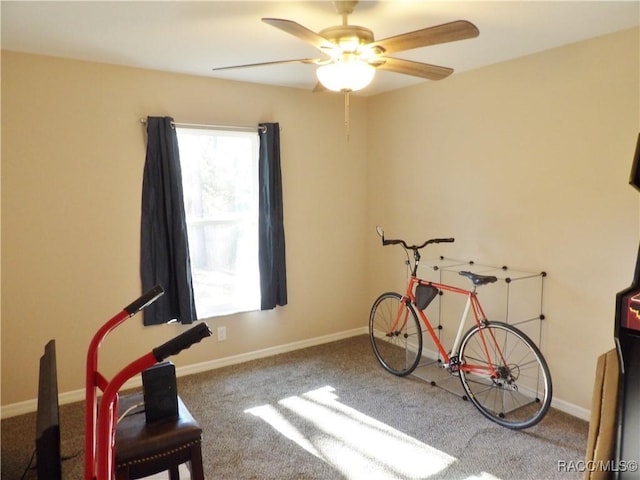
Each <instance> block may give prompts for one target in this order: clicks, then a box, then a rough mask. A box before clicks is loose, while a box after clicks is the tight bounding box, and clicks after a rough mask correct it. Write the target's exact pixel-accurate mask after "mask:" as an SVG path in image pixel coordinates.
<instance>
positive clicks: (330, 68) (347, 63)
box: [316, 59, 376, 92]
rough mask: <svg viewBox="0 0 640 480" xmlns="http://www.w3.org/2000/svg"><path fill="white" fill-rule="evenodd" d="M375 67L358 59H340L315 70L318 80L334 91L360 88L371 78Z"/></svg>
mask: <svg viewBox="0 0 640 480" xmlns="http://www.w3.org/2000/svg"><path fill="white" fill-rule="evenodd" d="M375 72H376V69H375V68H374V67H373V66H371V65H369V64H368V63H367V62H364V61H362V60H359V59H341V60H338V61H336V62H333V63H329V64H327V65H322V66H320V67H318V69H317V70H316V75H317V76H318V80H319V81H320V83H321V84H322V85H324V86H325V88H327V89H329V90H333V91H334V92H355V91H357V90H362V89H363V88H365V87H366V86H367V85H369V84H370V83H371V80H373V76H374V75H375Z"/></svg>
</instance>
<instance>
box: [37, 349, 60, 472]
mask: <svg viewBox="0 0 640 480" xmlns="http://www.w3.org/2000/svg"><path fill="white" fill-rule="evenodd" d="M36 462H37V465H38V467H37V471H38V480H45V479H46V480H62V465H61V459H60V414H59V405H58V373H57V366H56V343H55V340H50V341H49V343H47V345H46V346H45V348H44V354H43V355H42V357H40V374H39V378H38V413H37V416H36Z"/></svg>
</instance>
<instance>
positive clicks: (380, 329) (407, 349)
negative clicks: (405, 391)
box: [369, 293, 422, 375]
mask: <svg viewBox="0 0 640 480" xmlns="http://www.w3.org/2000/svg"><path fill="white" fill-rule="evenodd" d="M369 338H370V340H371V346H372V347H373V352H374V354H375V356H376V358H377V359H378V361H379V362H380V364H381V365H382V366H383V367H384V368H385V369H386V370H387V371H389V372H391V373H393V374H395V375H407V374H409V373H411V372H412V371H413V370H414V369H415V368H416V366H417V365H418V362H419V360H420V356H421V355H422V332H421V330H420V324H419V321H418V318H417V316H416V314H415V312H414V311H413V310H412V309H411V307H410V306H408V305H406V304H404V303H403V302H402V296H401V295H399V294H397V293H385V294H383V295H381V296H380V297H379V298H378V299H377V300H376V301H375V303H374V304H373V307H372V309H371V315H370V317H369Z"/></svg>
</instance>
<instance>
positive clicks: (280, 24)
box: [262, 18, 338, 52]
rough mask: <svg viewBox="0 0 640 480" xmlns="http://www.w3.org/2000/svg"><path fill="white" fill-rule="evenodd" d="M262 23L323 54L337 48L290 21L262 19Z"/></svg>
mask: <svg viewBox="0 0 640 480" xmlns="http://www.w3.org/2000/svg"><path fill="white" fill-rule="evenodd" d="M262 21H263V22H264V23H267V24H269V25H271V26H272V27H276V28H279V29H280V30H282V31H284V32H287V33H289V34H291V35H293V36H295V37H298V38H299V39H301V40H304V41H305V42H307V43H310V44H311V45H313V46H314V47H316V48H317V49H318V50H321V51H323V52H329V51H332V50H335V49H336V48H338V46H337V45H336V44H335V43H332V42H330V41H329V40H327V39H326V38H324V37H323V36H321V35H318V34H317V33H316V32H314V31H312V30H309V29H308V28H307V27H304V26H302V25H300V24H299V23H296V22H294V21H292V20H283V19H281V18H263V19H262Z"/></svg>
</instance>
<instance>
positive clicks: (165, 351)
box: [153, 323, 212, 362]
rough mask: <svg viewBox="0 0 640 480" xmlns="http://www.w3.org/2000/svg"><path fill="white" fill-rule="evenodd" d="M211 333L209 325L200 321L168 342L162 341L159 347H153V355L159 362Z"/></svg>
mask: <svg viewBox="0 0 640 480" xmlns="http://www.w3.org/2000/svg"><path fill="white" fill-rule="evenodd" d="M211 335H212V332H211V329H210V328H209V326H208V325H207V324H206V323H201V324H199V325H197V326H195V327H193V328H190V329H189V330H187V331H186V332H184V333H181V334H180V335H178V336H177V337H174V338H172V339H171V340H169V341H168V342H166V343H163V344H162V345H160V346H159V347H156V348H154V349H153V356H154V357H156V360H157V361H158V362H161V361H163V360H164V359H165V358H167V357H170V356H171V355H176V354H178V353H180V352H181V351H182V350H185V349H187V348H189V347H190V346H191V345H193V344H194V343H198V342H199V341H200V340H202V339H203V338H205V337H210V336H211Z"/></svg>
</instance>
